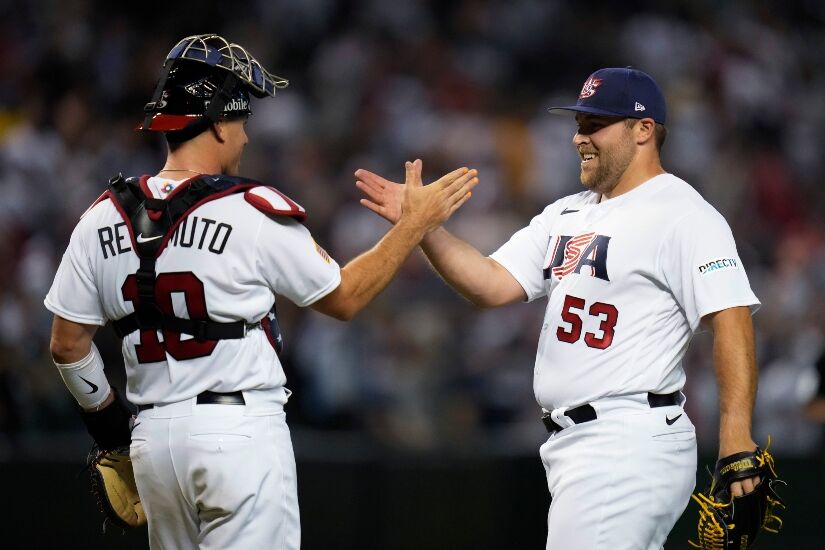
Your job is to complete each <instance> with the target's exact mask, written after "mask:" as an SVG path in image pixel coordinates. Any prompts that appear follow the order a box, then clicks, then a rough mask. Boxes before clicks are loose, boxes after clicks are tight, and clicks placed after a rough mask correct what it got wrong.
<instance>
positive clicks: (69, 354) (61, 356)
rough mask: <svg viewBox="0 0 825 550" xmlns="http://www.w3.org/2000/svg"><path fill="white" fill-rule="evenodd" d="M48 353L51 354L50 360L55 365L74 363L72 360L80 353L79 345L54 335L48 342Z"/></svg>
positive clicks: (76, 341) (74, 341)
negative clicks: (55, 363) (52, 360)
mask: <svg viewBox="0 0 825 550" xmlns="http://www.w3.org/2000/svg"><path fill="white" fill-rule="evenodd" d="M49 351H50V352H51V354H52V359H54V361H55V362H57V363H74V361H73V360H72V359H73V358H74V357H77V355H78V354H79V353H81V352H82V350H81V343H80V342H79V341H78V340H72V339H70V338H61V337H60V336H59V335H55V334H53V335H52V337H51V340H50V341H49ZM87 353H88V352H87ZM84 356H85V354H84Z"/></svg>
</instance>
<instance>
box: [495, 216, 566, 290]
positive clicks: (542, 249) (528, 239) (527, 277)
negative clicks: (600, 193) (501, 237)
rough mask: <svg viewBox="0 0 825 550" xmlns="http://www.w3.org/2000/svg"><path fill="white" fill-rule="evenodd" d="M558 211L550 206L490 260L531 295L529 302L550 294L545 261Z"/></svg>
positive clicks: (514, 235) (511, 238)
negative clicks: (551, 224)
mask: <svg viewBox="0 0 825 550" xmlns="http://www.w3.org/2000/svg"><path fill="white" fill-rule="evenodd" d="M553 212H555V210H554V206H553V205H550V206H548V207H547V208H545V209H544V211H543V212H542V213H541V214H539V215H538V216H536V217H534V218H533V219H532V220H531V221H530V225H528V226H527V227H525V228H523V229H520V230H519V231H517V232H516V233H515V234H513V236H512V237H510V240H508V241H507V242H506V243H504V244H503V245H502V246H501V247H500V248H499V249H498V250H496V251H495V252H493V253H492V254H490V258H492V259H493V260H495V261H496V262H498V263H499V264H501V265H502V267H504V269H506V270H507V271H509V272H510V274H511V275H512V276H513V277H514V278H515V279H516V281H518V283H519V284H520V285H521V287H522V288H523V289H524V292H525V294H526V295H527V301H528V302H532V301H533V300H535V299H536V298H539V297H541V296H545V295H546V290H545V288H544V274H543V271H542V269H543V267H544V259H545V256H546V255H547V246H548V245H549V242H550V229H549V223H548V222H549V220H550V216H552V213H553Z"/></svg>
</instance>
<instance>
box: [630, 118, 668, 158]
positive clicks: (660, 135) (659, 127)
mask: <svg viewBox="0 0 825 550" xmlns="http://www.w3.org/2000/svg"><path fill="white" fill-rule="evenodd" d="M638 120H640V119H638V118H626V119H624V123H625V126H627V127H628V128H633V125H634V124H636V121H638ZM653 139H654V140H655V142H656V151H657V152H660V153H661V152H662V146H663V145H664V144H665V140H666V139H667V128H665V125H664V124H659V123H658V122H657V123H656V126H655V128H654V129H653Z"/></svg>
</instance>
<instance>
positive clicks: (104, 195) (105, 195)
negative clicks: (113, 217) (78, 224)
mask: <svg viewBox="0 0 825 550" xmlns="http://www.w3.org/2000/svg"><path fill="white" fill-rule="evenodd" d="M108 198H111V194H110V193H109V191H108V189H107V190H106V191H104V192H103V193H101V194H100V196H99V197H98V198H96V199H95V202H93V203H92V204H91V205H89V208H87V209H86V211H85V212H83V213H82V214H81V215H80V217H81V218H82V217H83V216H85V215H86V214H88V213H89V210H91V209H92V208H94V207H95V206H97V203H99V202H103V201H105V200H106V199H108ZM112 202H115V201H112Z"/></svg>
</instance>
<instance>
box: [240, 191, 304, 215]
mask: <svg viewBox="0 0 825 550" xmlns="http://www.w3.org/2000/svg"><path fill="white" fill-rule="evenodd" d="M263 187H266V188H267V189H269V190H271V191H274V192H275V193H277V194H278V195H279V196H280V197H281V198H282V199H284V201H285V202H286V203H287V204H288V205H289V207H290V208H289V210H284V209H282V208H275V207H274V206H272V204H270V202H269V201H268V200H266V199H265V198H264V197H262V196H260V195H256V194H254V193H250V192H249V191H247V192H246V193H244V194H243V198H244V199H246V202H248V203H249V204H251V205H252V206H254V207H255V208H257V209H258V210H260V211H261V212H264V213H266V214H272V215H275V216H290V217H292V218H295V219H296V220H298V221H299V222H303V221H304V220H306V218H307V213H306V212H305V211H304V210H303V208H301V207H300V206H298V203H296V202H295V201H293V200H292V199H290V198H289V197H287V196H286V195H284V194H283V193H281V192H280V191H278V190H277V189H275V188H274V187H270V186H269V185H264V186H263Z"/></svg>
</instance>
